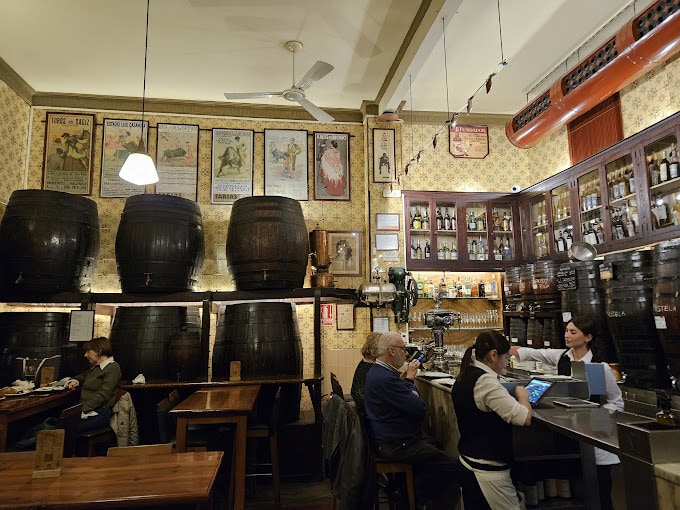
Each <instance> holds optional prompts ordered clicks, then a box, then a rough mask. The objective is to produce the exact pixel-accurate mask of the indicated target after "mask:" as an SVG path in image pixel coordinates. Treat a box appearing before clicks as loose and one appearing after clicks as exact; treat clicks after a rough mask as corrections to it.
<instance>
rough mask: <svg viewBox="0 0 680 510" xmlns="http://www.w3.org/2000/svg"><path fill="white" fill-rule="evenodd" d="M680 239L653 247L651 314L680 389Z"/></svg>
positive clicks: (669, 365)
mask: <svg viewBox="0 0 680 510" xmlns="http://www.w3.org/2000/svg"><path fill="white" fill-rule="evenodd" d="M679 306H680V241H678V240H674V241H667V242H664V243H660V244H658V245H657V246H656V247H655V249H654V316H655V323H656V327H657V333H658V335H659V339H660V340H661V347H662V348H663V351H664V353H665V355H666V361H667V362H668V367H669V369H670V372H671V375H672V376H673V377H674V378H675V380H676V389H677V390H680V386H678V384H680V313H678V307H679Z"/></svg>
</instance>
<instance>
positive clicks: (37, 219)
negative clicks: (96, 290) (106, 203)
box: [0, 189, 99, 294]
mask: <svg viewBox="0 0 680 510" xmlns="http://www.w3.org/2000/svg"><path fill="white" fill-rule="evenodd" d="M98 254H99V216H98V212H97V204H96V202H94V201H93V200H90V199H89V198H85V197H82V196H79V195H71V194H69V193H61V192H59V191H47V190H34V189H26V190H17V191H14V192H13V193H12V195H11V196H10V199H9V202H8V204H7V208H6V210H5V215H4V217H3V218H2V222H1V223H0V286H1V287H2V290H3V291H4V292H5V293H9V294H34V293H36V294H49V293H54V292H89V290H90V284H91V283H92V276H93V274H94V270H95V265H96V262H97V256H98Z"/></svg>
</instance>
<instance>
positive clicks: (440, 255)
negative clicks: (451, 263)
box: [437, 244, 445, 260]
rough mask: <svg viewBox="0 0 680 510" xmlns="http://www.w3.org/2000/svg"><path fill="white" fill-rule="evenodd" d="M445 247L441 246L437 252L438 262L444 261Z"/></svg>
mask: <svg viewBox="0 0 680 510" xmlns="http://www.w3.org/2000/svg"><path fill="white" fill-rule="evenodd" d="M444 253H445V252H444V245H442V244H440V245H439V249H438V250H437V259H438V260H444V258H445V256H444Z"/></svg>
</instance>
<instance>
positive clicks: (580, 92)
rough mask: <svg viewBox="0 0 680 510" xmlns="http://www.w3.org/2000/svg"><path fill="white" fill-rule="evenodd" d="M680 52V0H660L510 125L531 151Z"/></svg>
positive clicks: (512, 135)
mask: <svg viewBox="0 0 680 510" xmlns="http://www.w3.org/2000/svg"><path fill="white" fill-rule="evenodd" d="M679 50H680V0H658V1H657V2H654V3H653V4H652V5H651V6H649V7H648V8H647V9H646V10H644V11H643V12H642V13H641V14H640V15H638V16H636V17H635V18H633V19H631V20H630V21H629V22H628V23H626V24H625V25H624V26H623V27H622V28H621V30H619V31H618V32H617V33H616V35H615V36H614V37H612V38H611V39H609V40H608V41H607V42H605V43H604V44H602V45H601V46H600V47H599V48H597V49H596V50H595V51H594V52H592V53H591V54H590V55H589V56H588V57H587V58H586V59H585V60H583V61H582V62H581V63H580V64H579V65H577V66H576V67H574V68H573V69H571V70H570V71H568V72H567V73H566V74H564V75H563V76H562V78H560V79H559V80H557V81H556V82H555V83H554V84H553V85H552V87H550V89H548V90H546V91H545V92H544V93H543V94H540V95H539V96H538V97H537V98H536V99H535V100H534V101H533V102H532V103H531V104H530V105H529V106H527V107H526V108H524V109H523V110H522V111H520V112H519V113H518V114H516V115H515V116H514V117H512V118H511V119H510V120H509V121H508V122H507V124H506V125H505V133H506V135H507V137H508V140H510V142H511V143H512V144H513V145H515V146H516V147H519V148H521V149H528V148H529V147H533V146H534V145H536V144H537V143H538V141H539V140H540V139H541V138H543V137H544V136H546V135H547V134H549V133H551V132H553V131H554V130H556V129H557V128H559V127H561V126H563V125H564V124H566V123H568V122H570V121H572V120H574V119H575V118H576V117H578V116H579V115H582V114H584V113H585V112H587V111H588V110H590V109H591V108H593V107H594V106H596V105H598V104H599V103H601V102H602V101H604V100H605V99H607V98H608V97H609V96H611V95H612V94H614V93H616V92H618V91H619V90H621V89H622V88H623V87H625V86H626V85H628V84H629V83H631V82H632V81H634V80H636V79H637V78H639V77H640V76H642V75H644V74H645V73H647V72H648V71H650V70H652V69H653V68H654V67H656V66H658V65H660V64H662V63H663V62H665V61H666V60H668V59H669V58H670V57H672V56H673V55H675V54H676V53H677V52H678V51H679Z"/></svg>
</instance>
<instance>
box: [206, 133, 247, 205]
mask: <svg viewBox="0 0 680 510" xmlns="http://www.w3.org/2000/svg"><path fill="white" fill-rule="evenodd" d="M211 161H212V170H211V184H210V203H211V204H233V203H234V201H235V200H238V199H239V198H242V197H252V196H253V131H252V130H247V129H213V130H212V158H211Z"/></svg>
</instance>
